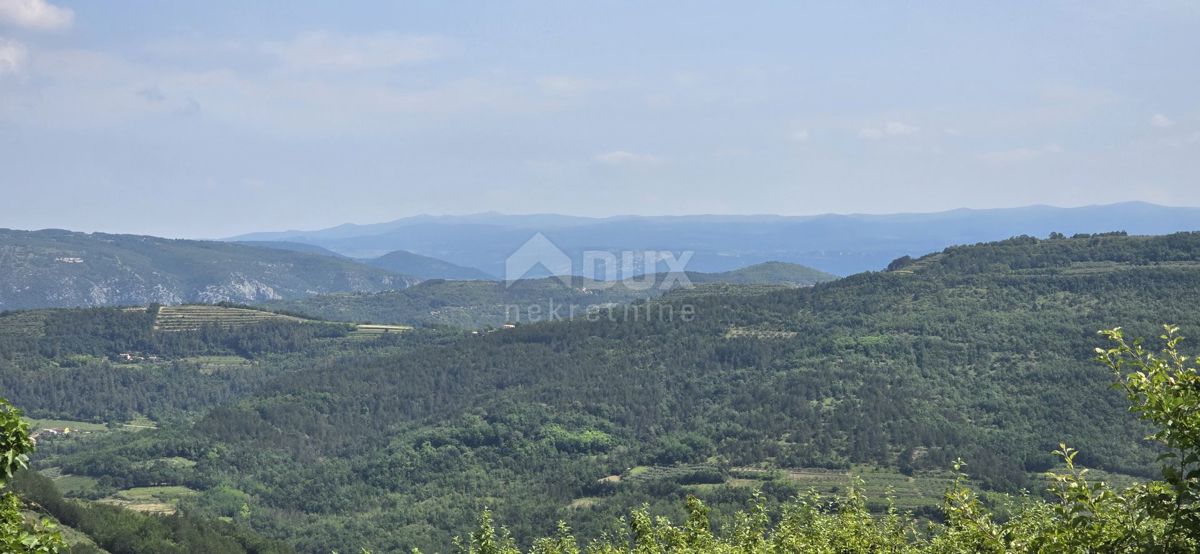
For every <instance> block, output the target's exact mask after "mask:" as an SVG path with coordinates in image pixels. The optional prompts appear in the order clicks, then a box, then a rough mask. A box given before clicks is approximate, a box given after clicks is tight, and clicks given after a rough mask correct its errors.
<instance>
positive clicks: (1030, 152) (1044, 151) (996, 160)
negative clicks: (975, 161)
mask: <svg viewBox="0 0 1200 554" xmlns="http://www.w3.org/2000/svg"><path fill="white" fill-rule="evenodd" d="M1062 151H1063V147H1062V146H1061V145H1058V144H1047V145H1046V146H1043V147H1042V148H1014V149H1011V150H996V151H993V152H984V153H983V154H980V155H979V159H980V161H983V162H986V163H990V164H997V165H1009V164H1017V163H1022V162H1028V161H1031V160H1035V159H1038V158H1041V157H1042V156H1046V155H1048V154H1059V153H1061V152H1062Z"/></svg>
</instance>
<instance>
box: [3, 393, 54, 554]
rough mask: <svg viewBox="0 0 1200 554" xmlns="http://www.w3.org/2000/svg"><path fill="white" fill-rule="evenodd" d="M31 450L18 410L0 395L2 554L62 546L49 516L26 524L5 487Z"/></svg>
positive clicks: (41, 553) (42, 553)
mask: <svg viewBox="0 0 1200 554" xmlns="http://www.w3.org/2000/svg"><path fill="white" fill-rule="evenodd" d="M31 452H33V440H32V439H30V437H29V426H28V425H27V424H26V423H25V422H23V421H21V412H20V410H17V409H16V408H14V407H13V406H12V404H9V402H8V401H7V400H5V399H3V398H0V493H2V494H0V552H4V553H5V554H26V553H28V554H53V553H56V552H59V551H60V550H61V549H62V548H64V547H65V545H64V543H63V542H62V536H61V535H60V534H59V533H58V532H57V531H56V530H55V525H54V523H52V522H51V521H50V520H49V519H42V520H41V521H40V522H39V523H37V524H34V525H32V526H31V525H29V524H28V523H27V522H26V521H25V517H24V515H22V513H21V509H22V505H21V502H20V501H19V500H18V499H17V496H16V495H15V494H13V493H12V492H11V491H9V490H8V488H9V487H8V484H9V481H11V480H12V477H13V474H14V473H15V472H17V471H18V470H21V469H24V468H25V467H26V465H27V463H28V461H29V454H30V453H31Z"/></svg>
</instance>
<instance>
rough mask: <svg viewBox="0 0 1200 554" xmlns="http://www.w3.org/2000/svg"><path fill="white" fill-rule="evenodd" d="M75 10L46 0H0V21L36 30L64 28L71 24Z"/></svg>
mask: <svg viewBox="0 0 1200 554" xmlns="http://www.w3.org/2000/svg"><path fill="white" fill-rule="evenodd" d="M74 19H75V12H73V11H71V10H70V8H60V7H58V6H55V5H53V4H51V3H49V2H46V0H0V21H4V22H8V23H11V24H13V25H16V26H18V27H25V28H27V29H38V30H52V29H65V28H67V27H70V26H71V22H72V21H73V20H74Z"/></svg>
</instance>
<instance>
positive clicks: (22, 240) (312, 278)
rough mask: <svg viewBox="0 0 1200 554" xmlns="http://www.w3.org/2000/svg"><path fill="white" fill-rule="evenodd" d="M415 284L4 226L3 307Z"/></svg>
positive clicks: (203, 249)
mask: <svg viewBox="0 0 1200 554" xmlns="http://www.w3.org/2000/svg"><path fill="white" fill-rule="evenodd" d="M304 247H305V248H310V249H311V248H313V247H311V246H304ZM417 281H418V279H416V278H413V277H408V276H405V275H401V274H397V273H394V272H391V271H387V270H384V269H380V268H376V267H371V266H368V265H365V264H361V263H357V262H355V261H352V260H346V259H341V258H338V257H334V256H329V255H321V254H316V253H310V252H295V251H291V250H283V249H279V248H266V247H262V246H252V245H246V244H236V243H229V242H218V241H196V240H171V239H163V238H157V237H147V236H137V235H110V234H104V233H91V234H88V233H75V232H71V231H62V230H43V231H13V230H8V229H0V310H14V309H23V308H45V307H69V306H119V305H145V304H149V303H155V302H156V303H162V304H178V303H182V302H207V303H211V302H220V301H235V302H261V301H266V300H274V299H288V298H298V297H303V296H309V295H312V294H320V293H332V292H375V291H382V290H392V289H402V288H405V287H407V286H410V285H412V284H415V283H416V282H417Z"/></svg>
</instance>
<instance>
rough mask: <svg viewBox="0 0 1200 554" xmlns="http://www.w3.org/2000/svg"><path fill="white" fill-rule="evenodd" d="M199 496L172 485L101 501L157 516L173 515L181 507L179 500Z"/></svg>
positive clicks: (130, 491)
mask: <svg viewBox="0 0 1200 554" xmlns="http://www.w3.org/2000/svg"><path fill="white" fill-rule="evenodd" d="M195 494H197V492H196V491H194V490H192V489H189V488H187V487H182V486H177V485H170V486H163V487H135V488H132V489H125V490H122V491H118V492H117V493H116V494H114V495H112V496H110V497H108V498H104V499H102V500H99V502H103V503H105V504H113V505H116V506H121V507H124V508H128V509H130V510H137V511H139V512H147V513H156V514H173V513H175V510H176V509H177V508H178V506H179V500H180V499H182V498H185V497H188V496H192V495H195Z"/></svg>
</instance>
